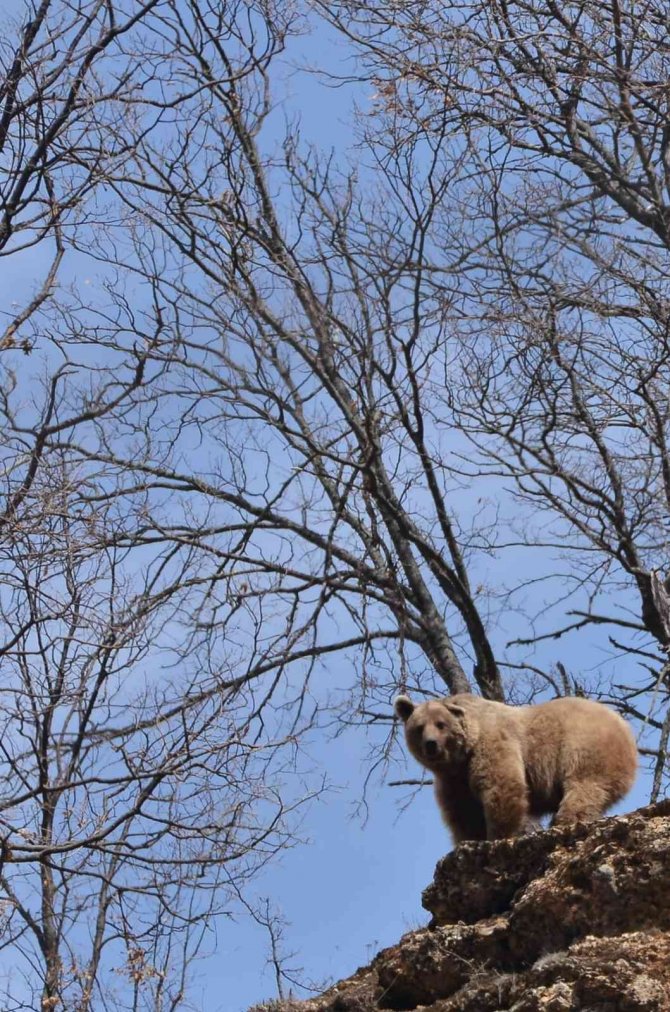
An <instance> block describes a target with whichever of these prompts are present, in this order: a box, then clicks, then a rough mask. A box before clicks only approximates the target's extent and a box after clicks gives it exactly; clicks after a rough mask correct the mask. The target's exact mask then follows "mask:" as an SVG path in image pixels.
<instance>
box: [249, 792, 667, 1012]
mask: <svg viewBox="0 0 670 1012" xmlns="http://www.w3.org/2000/svg"><path fill="white" fill-rule="evenodd" d="M423 904H424V907H425V908H426V909H427V910H428V911H429V912H430V913H431V915H432V919H431V921H430V923H429V925H428V926H427V927H425V928H421V929H420V930H418V931H412V932H409V933H408V934H406V935H404V936H403V938H401V939H400V941H399V942H398V944H397V945H394V946H391V947H390V948H387V949H384V950H382V951H381V952H380V953H379V954H378V955H377V956H375V958H374V959H373V961H372V963H371V964H370V965H369V966H367V967H363V968H361V969H360V970H358V971H357V972H356V973H355V974H354V975H353V976H352V977H350V978H348V979H347V980H343V981H340V982H339V983H338V984H336V985H335V986H334V987H332V988H330V989H329V990H328V991H326V992H325V993H324V994H322V995H321V996H319V997H318V998H312V999H309V1000H308V1001H284V1002H273V1003H272V1004H271V1005H270V1006H269V1007H270V1008H272V1010H273V1012H373V1010H377V1009H395V1010H398V1012H401V1010H407V1012H410V1010H414V1009H421V1010H422V1012H503V1010H509V1012H564V1010H565V1012H572V1010H578V1009H584V1010H588V1012H670V800H668V801H664V802H661V803H660V804H658V805H653V806H649V807H647V808H643V809H640V810H639V811H637V812H633V813H631V814H630V815H626V816H617V817H615V818H609V819H602V820H600V821H598V822H594V823H590V824H589V825H575V826H573V827H567V828H566V827H564V828H561V829H552V830H547V831H545V832H542V833H536V834H533V835H530V836H525V837H519V838H517V839H512V840H500V841H496V842H494V843H476V844H463V845H461V846H460V847H458V848H456V849H455V850H454V851H452V853H450V854H448V855H447V856H446V857H445V858H443V859H442V860H441V861H440V862H439V863H438V865H437V868H436V870H435V877H434V879H433V882H432V883H431V884H430V885H429V886H428V888H427V889H426V890H425V891H424V894H423ZM261 1008H263V1007H262V1006H257V1010H259V1012H260V1009H261ZM265 1008H266V1009H267V1008H268V1006H265ZM252 1012H253V1010H252Z"/></svg>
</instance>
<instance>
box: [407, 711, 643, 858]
mask: <svg viewBox="0 0 670 1012" xmlns="http://www.w3.org/2000/svg"><path fill="white" fill-rule="evenodd" d="M394 708H395V712H396V713H397V715H398V716H399V717H400V718H401V719H402V721H403V722H404V725H405V735H406V738H407V746H408V748H409V750H410V752H411V753H412V755H413V756H414V758H415V759H418V761H419V762H420V763H421V764H422V765H423V766H425V767H426V768H427V769H429V770H430V771H431V773H432V774H433V776H434V778H435V795H436V797H437V803H438V805H439V806H440V809H441V811H442V815H443V817H444V821H445V822H446V824H447V826H448V827H449V829H450V830H451V833H452V836H453V838H454V842H455V843H460V842H461V841H463V840H497V839H500V838H502V837H507V836H515V835H517V834H518V833H523V832H524V831H526V830H527V829H529V828H530V827H531V826H532V824H533V822H534V820H537V819H538V818H539V817H540V816H542V815H549V814H552V815H554V819H553V825H559V824H563V823H568V822H581V821H588V820H589V819H597V818H599V817H600V816H602V815H603V814H604V812H605V811H606V809H608V808H609V807H610V805H613V804H614V803H615V802H616V801H619V800H620V799H621V798H623V797H624V795H625V794H626V793H627V792H628V791H629V790H630V788H631V787H632V786H633V782H634V780H635V775H636V772H637V747H636V745H635V739H634V738H633V734H632V732H631V730H630V728H629V726H628V724H627V723H626V722H625V721H624V720H623V719H622V718H621V717H620V716H619V715H618V714H617V713H615V712H614V711H613V710H610V709H608V707H606V706H603V704H602V703H595V702H593V701H592V700H589V699H575V698H564V699H552V700H551V701H550V702H548V703H539V704H537V705H535V706H506V705H505V704H504V703H494V702H492V701H490V700H486V699H481V698H480V697H479V696H471V695H467V694H465V693H463V694H460V695H457V696H449V697H447V698H446V699H440V700H432V701H430V702H427V703H419V704H417V705H415V704H414V703H413V702H412V700H411V699H409V698H408V697H407V696H398V698H397V699H396V700H395V704H394Z"/></svg>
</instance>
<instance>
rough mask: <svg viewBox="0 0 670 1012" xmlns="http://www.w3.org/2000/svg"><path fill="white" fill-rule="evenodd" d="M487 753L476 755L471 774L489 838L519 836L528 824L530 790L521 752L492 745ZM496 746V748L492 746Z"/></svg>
mask: <svg viewBox="0 0 670 1012" xmlns="http://www.w3.org/2000/svg"><path fill="white" fill-rule="evenodd" d="M488 745H489V747H488V748H487V749H486V751H485V752H484V753H483V754H481V755H478V756H474V757H473V760H472V765H471V772H470V784H471V786H472V790H473V793H474V794H476V795H478V797H479V798H480V800H481V803H482V807H483V810H484V818H485V820H486V839H487V840H502V839H504V838H505V837H509V836H518V835H519V834H521V833H523V832H524V831H525V829H526V826H527V825H528V819H529V812H528V788H527V786H526V774H525V770H524V765H523V761H522V758H521V753H520V750H518V748H515V747H514V743H508V742H505V741H499V742H497V743H495V746H494V743H493V742H489V743H488ZM491 746H494V747H491Z"/></svg>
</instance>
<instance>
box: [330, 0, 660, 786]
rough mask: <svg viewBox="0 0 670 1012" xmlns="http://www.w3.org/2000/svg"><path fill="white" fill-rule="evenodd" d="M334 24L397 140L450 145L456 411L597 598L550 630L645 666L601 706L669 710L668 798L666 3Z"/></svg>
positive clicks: (344, 9)
mask: <svg viewBox="0 0 670 1012" xmlns="http://www.w3.org/2000/svg"><path fill="white" fill-rule="evenodd" d="M322 9H323V10H324V13H325V14H326V16H328V17H330V18H331V20H332V21H333V23H334V24H336V25H337V27H338V28H339V30H340V31H341V32H342V33H343V34H345V35H347V36H348V37H349V38H350V39H351V40H353V41H355V43H356V44H357V45H358V46H359V47H360V49H359V51H360V53H361V56H362V64H361V67H362V74H363V75H369V76H370V78H371V79H374V80H375V82H376V87H377V89H378V94H379V106H380V115H381V119H382V121H383V130H382V134H383V136H384V137H385V138H386V143H388V139H387V138H388V136H389V133H390V134H391V136H393V137H394V143H395V144H396V145H399V144H403V143H407V142H409V143H428V144H429V143H431V142H432V138H434V137H436V136H438V135H440V134H444V135H447V136H449V137H450V138H451V139H452V144H453V146H454V151H455V152H456V151H457V152H458V153H459V154H460V156H461V157H462V159H463V164H464V170H463V171H462V173H461V174H460V176H459V179H458V182H457V183H456V185H454V186H453V188H452V190H451V192H450V202H449V205H450V206H449V218H450V220H449V221H448V222H445V226H444V231H443V241H444V244H445V248H446V249H449V250H450V252H451V260H452V264H451V266H452V268H453V266H454V265H457V267H458V270H459V272H460V277H461V285H460V294H461V297H462V300H461V303H460V305H459V307H458V312H457V313H454V314H453V315H452V340H453V341H454V342H455V343H457V344H458V346H459V347H462V348H463V351H462V353H459V355H458V356H457V358H458V363H457V365H456V368H455V371H454V374H453V375H454V379H455V381H456V382H454V383H452V384H451V385H450V386H449V388H448V390H447V397H448V399H449V402H450V406H451V408H452V410H453V411H454V413H455V415H456V417H457V418H458V420H459V424H460V425H461V426H462V428H463V431H464V432H467V434H468V436H469V438H470V439H471V441H472V443H473V445H474V447H475V448H476V454H475V457H474V460H473V465H474V466H473V470H475V471H478V472H479V473H481V472H482V471H484V472H485V473H488V474H490V475H499V476H502V477H503V478H511V479H512V480H513V481H514V482H515V484H516V489H517V495H518V498H519V500H520V501H521V502H523V503H524V504H525V505H526V506H527V511H526V512H525V516H526V517H527V518H529V519H530V518H532V517H533V516H535V515H537V513H538V512H540V513H542V514H544V515H545V516H546V517H547V520H546V523H547V528H546V530H547V531H550V532H552V535H553V537H554V539H555V540H556V541H558V540H559V539H560V541H562V542H563V544H564V548H565V551H566V552H568V553H569V565H570V567H571V576H572V579H573V580H575V581H576V582H579V583H580V585H581V586H582V587H584V588H586V589H587V591H588V599H587V602H586V604H585V605H582V606H581V607H580V606H577V607H574V609H573V611H572V612H571V613H570V614H569V616H568V620H567V621H565V622H564V623H562V624H560V625H559V626H558V627H555V628H553V629H551V630H547V629H546V628H545V629H544V630H543V631H542V634H541V635H542V636H545V637H546V636H551V637H552V638H558V637H560V636H561V635H563V634H564V633H566V632H568V631H570V630H572V629H580V628H582V629H586V630H589V631H590V632H591V635H593V634H594V633H595V630H596V629H597V627H600V626H606V627H609V628H610V629H611V631H612V635H611V637H610V639H611V642H612V644H613V645H614V646H615V647H616V648H617V649H620V650H621V651H622V652H623V654H624V655H627V656H630V654H631V652H632V651H637V652H638V653H639V656H640V657H641V658H642V659H643V662H644V663H643V667H646V668H647V674H646V676H645V675H640V674H638V676H637V677H636V678H635V679H634V680H632V681H629V680H628V679H627V678H625V679H624V682H625V684H621V683H619V684H616V685H613V686H611V687H610V688H609V690H608V691H609V694H610V695H611V696H612V697H613V698H615V699H616V700H617V701H618V702H619V703H620V704H621V705H623V706H624V707H625V708H627V709H628V710H629V712H631V713H633V714H636V715H638V716H639V715H640V713H647V707H648V706H650V705H651V706H652V707H655V708H656V710H657V716H656V718H655V719H651V718H649V717H648V716H647V720H649V721H650V722H651V723H652V724H653V725H654V726H655V727H656V728H657V730H658V731H659V732H660V736H661V740H660V748H659V750H658V752H657V759H658V761H657V766H656V775H655V787H654V793H655V795H658V791H659V789H660V783H661V769H662V767H663V763H664V761H665V758H666V749H667V719H665V718H664V716H663V714H664V712H666V708H667V679H668V668H667V657H668V651H669V650H670V625H669V624H668V615H669V603H670V595H669V591H670V583H669V582H668V581H669V576H668V569H667V557H668V516H669V515H670V483H669V481H668V478H669V476H670V457H669V456H668V434H669V428H668V427H669V417H670V416H669V414H668V394H667V391H668V382H669V378H670V376H669V373H668V362H669V358H668V348H669V345H668V313H667V306H668V283H667V275H668V248H669V233H668V221H669V217H668V214H669V212H668V195H669V193H670V175H669V166H670V162H669V161H668V143H669V139H670V134H669V133H668V127H667V115H668V105H667V103H668V91H667V86H666V83H665V82H666V78H667V68H668V59H669V40H668V35H667V18H666V11H665V8H664V7H663V5H661V4H658V3H654V2H651V3H648V4H645V5H644V7H643V8H640V7H639V5H636V4H632V3H620V2H618V0H615V2H613V3H611V4H604V5H603V4H598V3H593V2H590V0H578V2H575V3H570V4H567V5H565V4H564V5H556V4H553V3H547V4H539V5H538V4H533V3H525V2H519V3H516V2H515V3H498V2H496V0H485V2H473V3H468V4H465V5H463V4H459V5H452V4H431V3H428V4H423V5H421V6H420V7H419V5H413V4H407V5H393V8H391V7H386V6H384V5H379V6H376V5H369V4H366V5H357V4H327V5H326V4H324V5H322ZM463 237H465V240H464V239H463ZM520 536H521V537H522V538H524V533H523V531H521V532H520ZM541 541H542V545H541V547H542V548H543V549H544V547H545V544H544V541H543V539H541ZM657 651H658V653H657ZM656 697H658V698H656ZM643 699H644V700H645V702H642V700H643ZM659 704H660V705H659Z"/></svg>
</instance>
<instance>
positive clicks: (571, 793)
mask: <svg viewBox="0 0 670 1012" xmlns="http://www.w3.org/2000/svg"><path fill="white" fill-rule="evenodd" d="M611 803H612V799H611V797H610V793H609V791H607V790H606V789H605V788H604V787H603V786H602V784H599V783H595V782H594V781H592V780H581V781H578V782H576V783H572V784H567V785H566V788H565V793H564V795H563V800H562V801H561V804H560V806H559V809H558V811H557V812H556V815H555V816H554V818H553V820H552V823H551V824H552V826H565V825H567V824H568V823H571V822H591V821H592V820H593V819H600V818H601V817H602V816H603V815H604V814H605V811H606V809H607V808H609V806H610V804H611Z"/></svg>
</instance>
